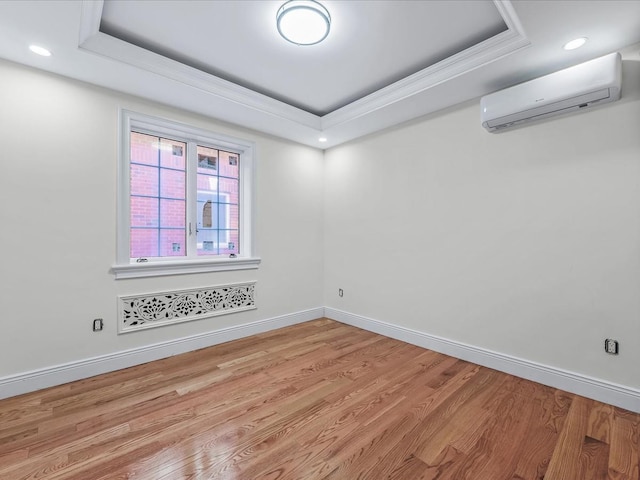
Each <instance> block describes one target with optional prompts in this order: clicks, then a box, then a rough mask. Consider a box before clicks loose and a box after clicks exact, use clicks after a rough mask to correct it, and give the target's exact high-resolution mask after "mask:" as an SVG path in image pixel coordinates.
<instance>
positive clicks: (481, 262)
mask: <svg viewBox="0 0 640 480" xmlns="http://www.w3.org/2000/svg"><path fill="white" fill-rule="evenodd" d="M479 113H480V112H479V106H478V101H473V102H469V103H466V104H464V105H462V106H458V107H455V108H451V109H449V110H447V111H444V112H440V113H438V114H436V115H433V116H430V117H427V118H424V119H421V120H419V121H415V122H412V123H410V124H407V125H404V126H402V127H399V128H396V129H393V130H390V131H387V132H385V133H382V134H379V135H374V136H370V137H367V138H364V139H361V140H359V141H354V142H352V143H349V144H346V145H343V146H339V147H336V148H333V149H331V150H329V151H327V152H326V153H325V232H324V233H325V302H324V303H325V305H326V306H329V307H333V308H336V309H340V310H343V311H346V312H350V313H353V314H357V315H361V316H364V317H368V318H372V319H376V320H381V321H385V322H390V323H392V324H394V325H399V326H403V327H407V328H411V329H414V330H418V331H420V332H424V333H427V334H431V335H437V336H441V337H445V338H448V339H451V340H454V341H457V342H463V343H466V344H470V345H473V346H476V347H480V348H484V349H489V350H493V351H496V352H500V353H503V354H506V355H512V356H515V357H520V358H523V359H526V360H529V361H531V362H538V363H542V364H545V365H549V366H552V367H555V368H559V369H565V370H568V371H572V372H575V373H580V374H585V375H588V376H591V377H595V378H599V379H603V380H606V381H608V382H613V383H619V384H622V385H626V386H629V387H633V388H638V387H640V376H639V375H638V365H640V295H639V292H640V63H639V62H638V61H637V60H635V61H629V60H625V62H624V67H623V98H622V100H620V101H619V102H617V103H614V104H610V105H608V106H603V107H600V108H598V109H594V110H592V111H590V112H582V113H580V114H578V115H573V116H568V117H564V118H556V119H554V120H549V121H546V122H544V123H540V124H538V125H529V126H527V127H526V128H521V129H518V130H512V131H508V132H504V133H501V134H495V135H494V134H489V133H487V132H485V131H484V130H483V129H482V128H481V126H480V120H479ZM338 288H343V289H344V292H345V294H344V297H343V298H339V297H338V295H337V290H338ZM606 337H611V338H616V339H618V340H620V348H621V350H620V355H619V356H617V357H614V356H610V355H607V354H606V353H604V351H603V341H604V339H605V338H606Z"/></svg>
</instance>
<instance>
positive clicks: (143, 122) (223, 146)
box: [112, 109, 260, 279]
mask: <svg viewBox="0 0 640 480" xmlns="http://www.w3.org/2000/svg"><path fill="white" fill-rule="evenodd" d="M119 121H120V126H119V129H118V130H119V139H118V143H119V152H118V157H119V158H118V190H117V195H118V197H117V215H116V216H117V225H116V228H117V232H116V235H117V245H116V263H115V265H113V266H112V271H113V273H114V274H115V276H116V278H117V279H120V278H138V277H154V276H162V275H179V274H186V273H203V272H216V271H228V270H247V269H254V268H258V265H259V264H260V258H259V257H257V256H256V255H255V238H254V222H253V217H254V216H253V211H254V207H255V203H254V198H255V195H254V177H255V150H256V149H255V144H254V143H253V142H250V141H248V140H243V139H239V138H234V137H230V136H227V135H222V134H218V133H214V132H210V131H207V130H203V129H201V128H197V127H192V126H190V125H186V124H183V123H179V122H175V121H172V120H167V119H163V118H158V117H153V116H150V115H146V114H142V113H138V112H132V111H130V110H124V109H121V110H120V115H119ZM132 130H135V131H139V132H142V133H149V134H151V135H158V136H165V137H167V138H170V139H174V140H180V141H184V140H187V142H186V143H187V151H189V146H191V147H193V145H194V144H198V145H203V146H208V147H213V148H219V149H220V150H225V151H230V152H232V153H238V154H240V172H239V173H240V175H239V176H240V194H239V204H240V224H239V230H240V232H239V235H240V236H239V242H240V250H239V252H238V255H237V256H236V257H235V258H231V257H220V256H216V257H212V258H207V257H206V256H202V255H200V256H198V255H197V253H196V252H191V253H190V256H188V257H163V258H153V259H147V260H146V261H144V262H136V261H135V260H134V259H131V258H130V251H131V250H130V226H131V225H130V218H131V216H130V198H131V197H130V155H131V147H130V143H131V131H132ZM196 158H197V157H196ZM186 161H187V162H189V158H187V159H186ZM189 175H190V173H189V171H187V176H189ZM191 175H193V176H194V177H195V169H192V171H191ZM191 181H192V182H193V179H192V180H191ZM189 182H190V180H189V178H187V183H188V185H189ZM188 190H189V187H188ZM194 191H195V190H194ZM190 219H191V221H192V222H193V227H194V228H195V225H196V222H195V220H196V212H195V201H193V202H191V208H190V209H189V211H187V222H189V220H190ZM187 234H188V232H187Z"/></svg>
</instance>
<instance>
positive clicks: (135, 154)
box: [130, 132, 160, 166]
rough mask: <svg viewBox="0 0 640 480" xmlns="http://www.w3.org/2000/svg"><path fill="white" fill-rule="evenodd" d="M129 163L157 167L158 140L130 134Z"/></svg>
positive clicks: (154, 137) (133, 133)
mask: <svg viewBox="0 0 640 480" xmlns="http://www.w3.org/2000/svg"><path fill="white" fill-rule="evenodd" d="M130 139H131V145H130V147H131V163H144V164H146V165H156V166H157V165H158V146H159V142H160V139H159V138H158V137H156V136H153V135H145V134H143V133H136V132H131V137H130Z"/></svg>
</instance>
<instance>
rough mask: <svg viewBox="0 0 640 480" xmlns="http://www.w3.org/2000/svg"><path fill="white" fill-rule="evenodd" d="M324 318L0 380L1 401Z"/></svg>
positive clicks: (204, 336)
mask: <svg viewBox="0 0 640 480" xmlns="http://www.w3.org/2000/svg"><path fill="white" fill-rule="evenodd" d="M323 316H324V308H323V307H318V308H312V309H310V310H304V311H300V312H296V313H291V314H288V315H281V316H278V317H273V318H268V319H265V320H258V321H255V322H251V323H246V324H244V325H237V326H233V327H227V328H221V329H220V330H215V331H212V332H207V333H201V334H199V335H192V336H190V337H184V338H178V339H175V340H169V341H167V342H161V343H156V344H153V345H147V346H144V347H139V348H134V349H131V350H125V351H121V352H116V353H111V354H108V355H101V356H99V357H93V358H87V359H84V360H79V361H77V362H71V363H65V364H63V365H56V366H53V367H48V368H42V369H39V370H33V371H30V372H24V373H21V374H17V375H11V376H8V377H4V378H0V399H2V398H8V397H13V396H16V395H21V394H23V393H28V392H33V391H36V390H40V389H43V388H47V387H52V386H55V385H62V384H64V383H68V382H73V381H75V380H81V379H83V378H89V377H93V376H94V375H100V374H102V373H107V372H112V371H114V370H119V369H121V368H127V367H132V366H134V365H140V364H142V363H147V362H151V361H153V360H159V359H161V358H166V357H171V356H173V355H178V354H180V353H185V352H190V351H193V350H197V349H199V348H205V347H210V346H212V345H217V344H219V343H224V342H228V341H231V340H237V339H238V338H243V337H248V336H250V335H255V334H257V333H263V332H267V331H269V330H275V329H277V328H282V327H287V326H289V325H294V324H297V323H302V322H307V321H309V320H314V319H316V318H320V317H323Z"/></svg>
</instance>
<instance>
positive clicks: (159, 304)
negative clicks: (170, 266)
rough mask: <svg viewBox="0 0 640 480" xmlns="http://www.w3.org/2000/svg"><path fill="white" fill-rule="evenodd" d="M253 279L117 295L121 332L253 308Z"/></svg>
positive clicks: (254, 306)
mask: <svg viewBox="0 0 640 480" xmlns="http://www.w3.org/2000/svg"><path fill="white" fill-rule="evenodd" d="M254 293H255V282H250V283H241V284H233V285H221V286H217V287H205V288H198V289H191V290H179V291H172V292H156V293H150V294H144V295H126V296H120V297H118V301H119V307H120V322H119V325H118V327H119V329H118V331H119V332H120V333H125V332H130V331H134V330H141V329H146V328H153V327H160V326H163V325H168V324H172V323H180V322H188V321H191V320H198V319H201V318H207V317H213V316H217V315H225V314H227V313H235V312H241V311H244V310H253V309H255V308H256V304H255V298H254Z"/></svg>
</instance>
